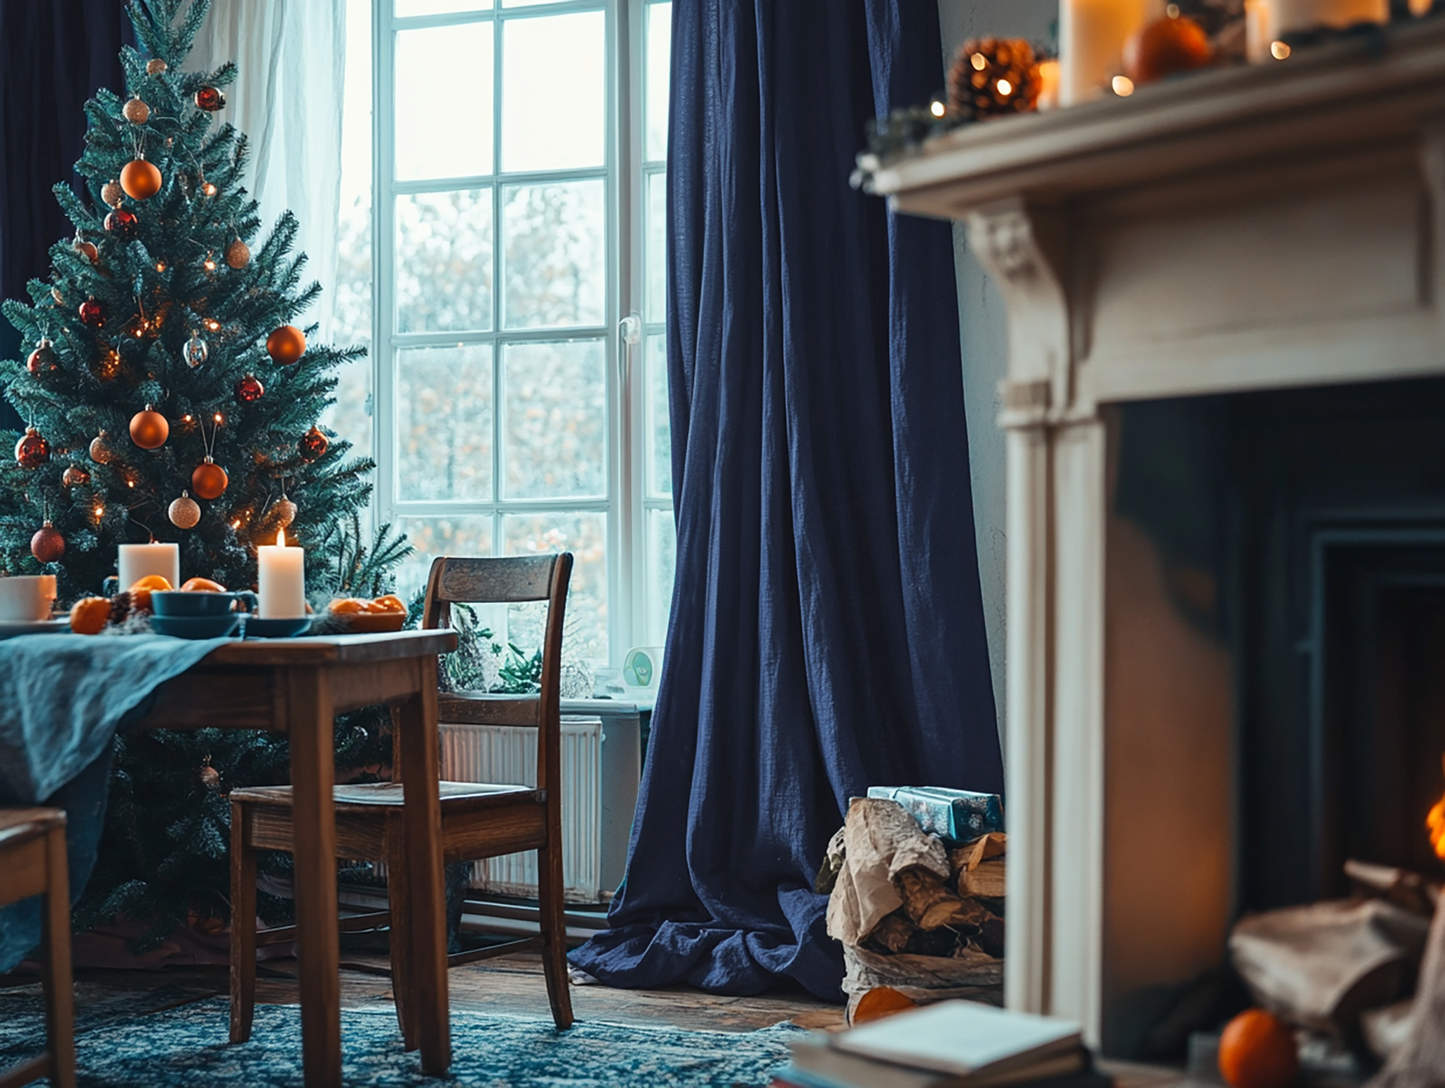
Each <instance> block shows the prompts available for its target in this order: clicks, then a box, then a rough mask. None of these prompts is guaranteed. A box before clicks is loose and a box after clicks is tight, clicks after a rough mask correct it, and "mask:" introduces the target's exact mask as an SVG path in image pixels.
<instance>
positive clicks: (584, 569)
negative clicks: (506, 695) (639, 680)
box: [502, 513, 607, 666]
mask: <svg viewBox="0 0 1445 1088" xmlns="http://www.w3.org/2000/svg"><path fill="white" fill-rule="evenodd" d="M502 534H503V552H504V554H506V555H534V554H538V553H545V552H571V553H572V555H573V556H574V558H575V562H574V564H573V567H572V582H571V586H570V589H569V592H568V595H567V620H566V626H565V628H564V630H565V632H566V634H565V637H564V639H563V642H562V656H563V658H564V659H569V660H582V661H586V662H588V663H590V664H592V665H594V666H595V665H606V664H607V515H606V514H572V513H555V514H516V515H509V516H507V517H505V518H503V519H502ZM542 622H543V616H542V614H541V610H540V609H529V610H525V611H524V610H521V609H513V612H512V617H511V619H510V620H509V622H508V625H507V635H508V637H509V638H511V639H512V641H513V642H515V643H517V645H519V646H529V647H536V646H539V645H541V642H542Z"/></svg>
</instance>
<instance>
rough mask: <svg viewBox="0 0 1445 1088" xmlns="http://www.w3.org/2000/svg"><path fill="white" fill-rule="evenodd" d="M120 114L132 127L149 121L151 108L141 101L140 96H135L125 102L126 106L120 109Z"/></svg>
mask: <svg viewBox="0 0 1445 1088" xmlns="http://www.w3.org/2000/svg"><path fill="white" fill-rule="evenodd" d="M120 112H121V114H122V116H124V117H125V119H126V120H127V121H129V122H130V123H131V124H133V125H143V124H145V123H146V122H147V121H149V120H150V117H151V108H150V107H149V106H147V105H146V104H145V102H143V101H142V100H141V96H140V95H136V96H135V97H134V98H132V99H130V100H129V101H128V102H126V104H125V105H124V106H122V107H121V109H120Z"/></svg>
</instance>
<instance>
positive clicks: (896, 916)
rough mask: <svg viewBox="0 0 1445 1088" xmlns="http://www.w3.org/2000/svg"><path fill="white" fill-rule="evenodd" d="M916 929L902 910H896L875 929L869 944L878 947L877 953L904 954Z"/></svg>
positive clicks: (869, 938)
mask: <svg viewBox="0 0 1445 1088" xmlns="http://www.w3.org/2000/svg"><path fill="white" fill-rule="evenodd" d="M916 928H917V927H916V926H915V925H914V924H913V923H912V922H910V921H909V920H908V915H906V914H904V913H903V912H902V911H901V910H895V911H894V912H893V913H892V914H890V915H888V917H886V918H884V919H883V921H881V922H879V923H878V924H877V925H876V926H874V927H873V932H872V933H870V934H868V944H869V945H870V946H876V951H879V952H888V953H898V952H902V951H903V949H904V947H905V946H906V945H907V944H908V938H909V937H912V936H913V931H914V930H915V929H916Z"/></svg>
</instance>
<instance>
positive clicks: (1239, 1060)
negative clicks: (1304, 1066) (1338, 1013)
mask: <svg viewBox="0 0 1445 1088" xmlns="http://www.w3.org/2000/svg"><path fill="white" fill-rule="evenodd" d="M1219 1072H1220V1073H1221V1074H1222V1075H1223V1077H1224V1079H1225V1081H1226V1083H1228V1084H1229V1085H1230V1086H1231V1088H1286V1086H1287V1085H1290V1084H1293V1083H1294V1082H1295V1081H1296V1080H1298V1079H1299V1049H1298V1048H1297V1047H1296V1045H1295V1040H1294V1032H1293V1031H1291V1030H1290V1029H1289V1026H1288V1025H1287V1024H1285V1023H1284V1022H1283V1021H1282V1020H1280V1019H1279V1018H1278V1017H1277V1016H1275V1015H1274V1014H1273V1013H1270V1012H1267V1011H1265V1010H1264V1009H1246V1010H1245V1011H1244V1012H1242V1013H1240V1014H1239V1015H1238V1016H1236V1017H1235V1018H1234V1019H1233V1020H1231V1021H1230V1022H1229V1023H1228V1024H1226V1025H1225V1027H1224V1032H1223V1034H1221V1035H1220V1037H1219Z"/></svg>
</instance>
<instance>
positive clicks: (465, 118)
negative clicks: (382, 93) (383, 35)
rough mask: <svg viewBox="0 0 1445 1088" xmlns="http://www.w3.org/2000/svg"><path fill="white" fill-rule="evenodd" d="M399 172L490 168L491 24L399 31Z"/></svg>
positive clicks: (446, 173) (463, 172) (406, 177)
mask: <svg viewBox="0 0 1445 1088" xmlns="http://www.w3.org/2000/svg"><path fill="white" fill-rule="evenodd" d="M393 128H394V130H395V132H396V177H397V178H398V179H400V180H402V181H410V180H413V179H416V178H459V177H470V176H472V175H474V174H490V173H491V172H492V24H491V23H490V22H485V23H463V24H462V25H461V26H438V27H430V28H428V29H426V30H403V31H400V32H399V33H398V34H397V36H396V123H395V125H394V126H393Z"/></svg>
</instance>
